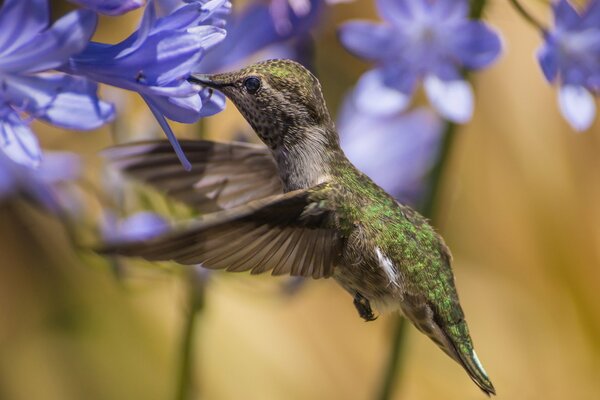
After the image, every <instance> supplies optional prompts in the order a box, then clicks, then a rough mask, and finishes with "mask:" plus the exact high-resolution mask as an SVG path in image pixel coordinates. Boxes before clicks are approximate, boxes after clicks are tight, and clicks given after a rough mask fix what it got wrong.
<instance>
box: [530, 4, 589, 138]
mask: <svg viewBox="0 0 600 400" xmlns="http://www.w3.org/2000/svg"><path fill="white" fill-rule="evenodd" d="M552 9H553V12H554V27H553V28H552V29H546V30H545V32H543V33H544V38H545V42H544V44H543V45H542V47H541V48H540V50H539V52H538V59H539V62H540V66H541V68H542V71H543V73H544V76H545V77H546V79H547V80H548V82H550V83H558V84H559V85H560V89H559V94H558V101H559V105H560V110H561V113H562V114H563V116H564V117H565V118H566V119H567V121H568V122H569V123H570V124H571V126H572V127H573V128H574V129H576V130H578V131H583V130H586V129H588V128H589V127H590V126H591V125H592V122H593V121H594V117H595V115H596V104H595V102H594V97H593V94H598V93H600V1H598V0H590V1H589V2H588V4H587V7H586V8H585V9H584V10H583V11H582V12H581V13H579V12H578V11H577V10H575V9H574V8H573V6H572V5H571V4H569V2H568V1H567V0H558V1H557V2H556V3H554V5H553V7H552Z"/></svg>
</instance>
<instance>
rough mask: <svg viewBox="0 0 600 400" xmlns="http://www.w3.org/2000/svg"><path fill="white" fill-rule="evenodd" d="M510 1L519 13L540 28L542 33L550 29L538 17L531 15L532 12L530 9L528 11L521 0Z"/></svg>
mask: <svg viewBox="0 0 600 400" xmlns="http://www.w3.org/2000/svg"><path fill="white" fill-rule="evenodd" d="M509 1H510V4H511V5H512V6H513V8H514V9H515V11H517V13H518V14H519V15H520V16H521V17H523V19H524V20H525V21H527V22H528V23H529V24H530V25H532V26H533V27H534V28H536V29H539V30H540V31H541V32H542V33H545V32H547V31H548V29H547V28H546V27H545V26H544V24H542V23H541V22H540V21H539V20H538V19H537V18H536V17H534V16H533V15H531V13H530V12H529V11H527V10H526V9H525V7H523V5H522V4H521V3H520V1H519V0H509Z"/></svg>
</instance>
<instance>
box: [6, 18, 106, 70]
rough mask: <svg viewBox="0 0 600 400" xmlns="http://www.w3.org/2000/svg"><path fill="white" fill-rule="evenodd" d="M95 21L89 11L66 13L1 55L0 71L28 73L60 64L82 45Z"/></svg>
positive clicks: (92, 28)
mask: <svg viewBox="0 0 600 400" xmlns="http://www.w3.org/2000/svg"><path fill="white" fill-rule="evenodd" d="M97 20H98V17H97V16H96V14H95V13H94V12H92V11H89V10H76V11H72V12H70V13H68V14H67V15H65V16H64V17H62V18H60V19H59V20H58V21H56V23H54V25H52V27H50V28H49V29H48V30H46V31H44V32H42V33H40V34H38V35H36V36H34V37H33V38H32V39H31V40H30V41H28V42H27V43H26V44H24V45H23V46H21V47H19V48H18V49H15V50H14V51H13V52H11V53H10V54H8V55H5V56H3V57H0V70H2V71H3V72H5V73H11V72H12V73H19V74H27V73H34V72H40V71H46V70H49V69H52V68H57V67H59V66H61V65H62V64H64V63H65V62H66V61H67V60H68V58H69V56H71V55H73V54H75V53H78V52H80V51H82V50H83V49H84V48H85V46H86V45H87V44H88V42H89V40H90V38H91V36H92V34H93V33H94V31H95V29H96V23H97Z"/></svg>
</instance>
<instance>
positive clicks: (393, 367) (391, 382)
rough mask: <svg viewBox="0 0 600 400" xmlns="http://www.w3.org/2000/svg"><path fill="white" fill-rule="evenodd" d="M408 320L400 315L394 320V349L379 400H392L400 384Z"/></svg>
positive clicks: (391, 352)
mask: <svg viewBox="0 0 600 400" xmlns="http://www.w3.org/2000/svg"><path fill="white" fill-rule="evenodd" d="M406 327H407V323H406V319H405V318H404V317H401V316H400V315H398V316H396V317H395V320H394V333H393V334H392V342H391V343H392V344H391V346H392V348H391V349H390V355H389V359H388V365H387V368H386V369H385V375H384V377H383V383H382V385H381V389H380V392H379V396H377V398H378V399H379V400H388V399H391V398H392V394H393V393H394V387H395V384H396V383H398V376H400V373H401V372H402V369H401V367H402V365H401V362H400V361H401V358H402V356H403V352H402V350H403V347H404V337H405V335H406Z"/></svg>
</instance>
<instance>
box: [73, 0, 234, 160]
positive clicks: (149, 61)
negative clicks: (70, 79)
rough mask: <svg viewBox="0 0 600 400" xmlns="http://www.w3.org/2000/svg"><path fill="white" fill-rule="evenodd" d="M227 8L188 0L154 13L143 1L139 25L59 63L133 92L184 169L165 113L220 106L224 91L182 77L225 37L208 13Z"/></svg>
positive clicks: (193, 115)
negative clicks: (125, 34) (114, 41)
mask: <svg viewBox="0 0 600 400" xmlns="http://www.w3.org/2000/svg"><path fill="white" fill-rule="evenodd" d="M228 8H229V3H228V2H227V1H226V0H210V1H194V2H191V3H188V4H184V5H181V6H180V7H174V8H173V7H169V11H170V14H168V15H165V16H160V15H158V14H157V8H156V7H155V4H154V2H152V1H149V2H148V5H147V6H146V9H145V12H144V16H143V18H142V21H141V23H140V26H139V28H138V30H137V31H136V32H134V33H133V34H132V35H131V36H129V37H128V38H127V39H125V40H123V41H122V42H120V43H117V44H115V45H109V44H104V43H96V42H91V43H90V44H89V45H88V46H87V47H86V48H85V50H83V52H81V53H79V54H76V55H74V56H73V57H71V60H70V64H69V65H68V66H66V67H65V68H64V69H65V70H66V71H68V72H71V73H74V74H79V75H83V76H85V77H87V78H90V79H92V80H94V81H96V82H102V83H106V84H108V85H112V86H117V87H120V88H123V89H128V90H132V91H136V92H138V93H139V94H140V95H141V96H142V97H143V99H144V100H145V101H146V103H147V104H148V106H149V107H150V110H151V111H152V113H153V114H154V116H155V117H156V119H157V120H158V122H159V123H160V125H161V127H162V128H163V130H164V131H165V132H166V134H167V137H168V138H169V140H170V141H171V144H172V145H173V147H174V149H175V152H176V153H177V155H178V157H179V158H180V160H181V162H182V163H183V165H184V167H185V168H186V169H189V168H190V167H191V166H190V163H189V161H188V160H187V159H186V158H185V155H184V154H183V151H182V150H181V147H180V146H179V144H178V142H177V139H176V138H175V135H174V134H173V132H172V131H171V128H170V127H169V125H168V123H167V120H166V118H168V119H172V120H174V121H178V122H184V123H192V122H195V121H197V120H198V119H199V118H201V117H204V116H208V115H212V114H215V113H217V112H219V111H221V110H222V109H223V107H224V105H225V100H224V97H223V96H222V95H220V94H217V93H212V91H209V90H208V89H202V91H200V92H199V89H198V87H196V86H193V85H191V84H190V83H188V82H187V81H186V78H187V77H188V76H189V75H190V74H191V73H192V72H196V66H197V64H198V63H199V61H200V60H201V59H202V57H203V56H204V54H205V52H206V51H207V50H208V49H210V48H211V47H212V46H214V45H215V44H217V43H219V42H220V41H221V40H223V38H224V37H225V31H224V30H223V29H221V28H219V27H217V26H215V25H211V23H212V22H214V20H213V17H214V16H215V14H219V13H222V12H223V10H224V9H228Z"/></svg>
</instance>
